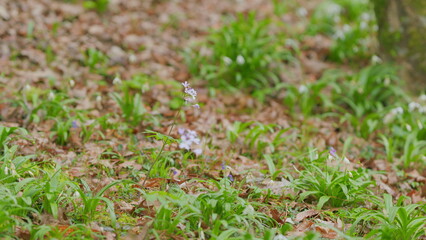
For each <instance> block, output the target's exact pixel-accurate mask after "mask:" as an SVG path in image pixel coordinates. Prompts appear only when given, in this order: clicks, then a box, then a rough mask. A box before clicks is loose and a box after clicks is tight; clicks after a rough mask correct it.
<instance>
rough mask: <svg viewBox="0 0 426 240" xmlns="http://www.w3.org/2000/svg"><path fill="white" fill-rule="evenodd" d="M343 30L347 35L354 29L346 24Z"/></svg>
mask: <svg viewBox="0 0 426 240" xmlns="http://www.w3.org/2000/svg"><path fill="white" fill-rule="evenodd" d="M342 30H343V32H344V33H347V32H350V31H351V30H352V27H351V26H350V25H348V24H345V25H343V28H342Z"/></svg>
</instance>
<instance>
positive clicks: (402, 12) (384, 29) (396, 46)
mask: <svg viewBox="0 0 426 240" xmlns="http://www.w3.org/2000/svg"><path fill="white" fill-rule="evenodd" d="M373 1H374V5H375V6H374V9H375V12H376V17H377V22H378V25H379V34H378V38H379V43H380V51H381V53H382V56H383V57H384V58H385V59H386V60H391V61H394V62H396V63H397V64H399V65H400V66H401V67H402V69H401V70H402V71H401V73H402V77H403V78H404V79H407V80H408V86H409V88H411V89H413V90H415V91H424V90H425V89H426V0H373Z"/></svg>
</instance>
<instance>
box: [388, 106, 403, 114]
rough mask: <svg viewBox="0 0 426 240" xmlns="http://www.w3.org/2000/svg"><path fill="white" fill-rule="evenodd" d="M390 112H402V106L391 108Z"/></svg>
mask: <svg viewBox="0 0 426 240" xmlns="http://www.w3.org/2000/svg"><path fill="white" fill-rule="evenodd" d="M391 113H392V114H394V115H399V114H403V113H404V109H403V108H402V107H396V108H393V109H392V110H391Z"/></svg>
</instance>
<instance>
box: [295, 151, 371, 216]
mask: <svg viewBox="0 0 426 240" xmlns="http://www.w3.org/2000/svg"><path fill="white" fill-rule="evenodd" d="M316 155H317V154H311V157H310V161H307V163H304V164H303V167H304V170H302V171H299V170H298V171H297V172H298V173H299V178H297V179H295V180H294V181H293V186H294V188H295V189H298V190H301V191H302V193H301V194H300V195H299V200H301V201H314V202H316V203H317V207H318V208H319V209H321V208H322V207H323V206H331V207H341V206H348V205H351V204H356V203H363V202H364V201H365V198H366V197H367V196H370V195H371V193H372V192H371V190H370V189H368V187H369V186H371V185H372V184H373V182H372V181H371V177H370V176H369V174H368V173H367V172H366V169H362V168H359V169H357V170H347V169H346V168H345V165H347V164H348V160H347V158H346V157H339V156H338V155H337V153H336V151H335V150H334V149H331V150H330V152H329V153H328V154H324V153H322V154H320V155H319V156H316Z"/></svg>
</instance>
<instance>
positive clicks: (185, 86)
mask: <svg viewBox="0 0 426 240" xmlns="http://www.w3.org/2000/svg"><path fill="white" fill-rule="evenodd" d="M182 86H183V87H184V88H185V89H186V88H189V83H188V82H187V81H185V82H183V83H182Z"/></svg>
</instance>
